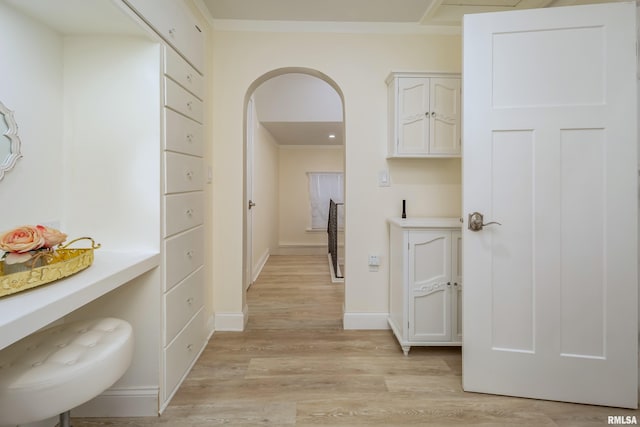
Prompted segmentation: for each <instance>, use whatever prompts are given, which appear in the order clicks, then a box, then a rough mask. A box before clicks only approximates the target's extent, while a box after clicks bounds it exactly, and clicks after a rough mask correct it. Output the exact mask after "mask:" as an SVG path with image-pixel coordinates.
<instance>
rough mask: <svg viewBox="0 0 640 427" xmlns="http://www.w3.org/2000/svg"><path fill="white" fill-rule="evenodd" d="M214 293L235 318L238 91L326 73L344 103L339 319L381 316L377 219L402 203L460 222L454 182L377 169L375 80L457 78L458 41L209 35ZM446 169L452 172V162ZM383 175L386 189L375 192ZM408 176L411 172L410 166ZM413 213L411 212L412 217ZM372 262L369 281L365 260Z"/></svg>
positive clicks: (383, 295) (383, 239)
mask: <svg viewBox="0 0 640 427" xmlns="http://www.w3.org/2000/svg"><path fill="white" fill-rule="evenodd" d="M211 65H212V67H213V79H214V80H213V93H212V95H213V111H214V118H213V144H214V146H213V166H214V182H216V181H217V182H218V185H215V186H214V189H213V198H214V206H220V207H224V208H218V209H217V210H214V213H213V221H214V248H213V250H214V253H213V259H214V286H215V295H216V300H215V302H214V305H215V309H216V311H222V312H235V313H241V312H242V308H243V307H242V305H243V292H242V289H243V286H242V239H241V238H240V236H242V208H243V206H244V203H243V200H242V194H243V191H242V189H243V168H242V164H243V117H244V102H245V97H246V95H247V90H248V89H249V88H250V86H251V85H252V84H253V83H254V82H255V81H256V80H257V79H259V78H260V77H261V76H263V75H264V74H266V73H268V72H270V71H273V70H276V69H279V68H283V67H305V68H309V69H313V70H317V71H319V72H321V73H324V74H326V75H327V76H329V78H331V79H332V80H333V81H334V82H335V83H336V84H337V85H338V86H339V88H340V90H341V91H342V94H343V95H344V103H345V104H344V105H345V120H346V121H345V125H346V132H345V133H346V148H345V150H346V151H345V155H346V169H345V174H346V176H345V181H346V201H347V206H346V237H345V239H346V241H345V245H346V271H347V277H346V281H345V286H346V291H345V294H346V295H345V310H346V311H347V312H348V313H365V314H366V313H386V312H387V311H388V291H387V281H388V279H387V278H388V268H387V264H386V263H387V246H388V237H387V235H388V232H387V225H386V222H385V221H386V218H387V217H390V216H394V215H395V216H397V215H398V202H399V201H400V200H402V198H409V200H408V204H409V207H410V209H413V210H412V211H411V212H412V215H416V216H418V215H424V216H427V215H448V216H459V215H460V214H461V212H460V210H461V203H460V182H459V178H457V179H452V176H451V175H452V174H455V173H454V172H450V170H449V169H448V168H447V167H446V166H441V165H439V166H436V165H435V164H434V163H433V161H427V162H424V166H423V167H424V168H426V169H428V170H429V172H425V173H426V174H427V176H428V178H429V181H428V182H424V181H423V177H424V173H423V172H422V167H418V169H420V171H419V172H418V171H414V172H409V173H406V174H405V173H404V172H399V171H400V170H403V167H402V166H394V165H392V164H391V162H387V160H386V152H385V150H386V146H387V142H386V135H387V97H386V93H387V92H386V85H385V83H384V81H385V78H386V77H387V75H388V74H389V72H390V71H392V70H422V71H441V72H460V69H461V39H460V37H459V36H444V35H442V36H440V35H426V34H421V35H403V34H337V33H322V34H319V33H266V32H265V33H257V32H256V33H253V32H233V31H214V34H213V58H212V64H211ZM446 162H448V163H449V165H451V166H452V167H453V168H454V169H455V168H459V166H458V165H457V163H458V162H457V161H455V160H454V161H445V163H446ZM387 168H388V169H390V172H391V175H392V176H391V179H392V182H396V180H399V181H400V182H399V183H398V184H395V183H394V184H393V185H392V186H391V187H387V188H380V187H378V186H377V174H378V171H380V170H383V169H387ZM410 169H411V167H410ZM394 175H395V177H394ZM414 206H415V208H413V207H414ZM369 253H375V254H379V255H381V259H382V266H381V268H380V269H379V271H378V272H370V271H369V269H368V266H367V255H368V254H369Z"/></svg>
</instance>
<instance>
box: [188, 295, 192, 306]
mask: <svg viewBox="0 0 640 427" xmlns="http://www.w3.org/2000/svg"><path fill="white" fill-rule="evenodd" d="M187 304H188V305H192V304H193V297H189V298H187Z"/></svg>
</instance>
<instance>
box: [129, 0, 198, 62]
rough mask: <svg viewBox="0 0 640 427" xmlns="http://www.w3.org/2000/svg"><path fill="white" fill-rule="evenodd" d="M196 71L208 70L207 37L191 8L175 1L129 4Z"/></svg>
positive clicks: (140, 0)
mask: <svg viewBox="0 0 640 427" xmlns="http://www.w3.org/2000/svg"><path fill="white" fill-rule="evenodd" d="M125 1H126V2H127V3H128V4H129V5H130V6H131V8H132V9H134V10H135V11H136V12H137V13H138V15H140V16H141V17H142V19H144V20H145V21H146V22H147V23H148V24H149V25H150V26H151V27H152V28H153V29H154V30H156V32H157V33H158V34H159V35H160V36H161V37H162V38H163V39H164V40H165V41H166V42H167V43H169V44H170V45H171V46H173V47H174V48H175V49H176V50H177V51H178V52H180V53H181V54H182V55H183V56H184V57H185V58H187V60H188V61H189V62H190V63H191V65H193V66H194V67H195V68H196V69H198V70H200V71H203V68H204V34H203V33H202V30H201V28H200V27H199V25H198V22H197V21H196V19H195V17H194V16H193V14H192V13H191V11H189V10H188V9H187V7H186V6H185V5H184V4H182V2H178V1H175V0H125Z"/></svg>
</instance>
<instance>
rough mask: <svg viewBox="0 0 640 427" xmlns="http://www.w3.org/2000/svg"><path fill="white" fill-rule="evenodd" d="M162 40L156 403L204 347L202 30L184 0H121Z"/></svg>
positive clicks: (165, 398) (169, 392)
mask: <svg viewBox="0 0 640 427" xmlns="http://www.w3.org/2000/svg"><path fill="white" fill-rule="evenodd" d="M126 1H127V3H128V4H129V5H130V6H131V7H132V8H133V9H134V10H135V11H136V13H137V14H138V15H140V17H141V18H142V19H143V20H144V21H145V22H147V23H148V24H149V25H150V26H151V27H152V28H153V29H154V30H155V31H156V32H157V33H158V34H159V35H160V37H162V39H163V41H164V42H165V43H163V49H162V53H163V59H164V60H163V67H162V70H163V73H162V74H163V75H162V99H161V100H158V102H160V103H161V105H162V113H163V121H162V123H163V124H162V128H163V129H162V132H161V134H162V146H161V147H160V144H159V146H158V148H159V149H161V150H162V169H161V182H162V186H161V188H162V196H161V200H162V251H161V252H162V267H163V274H162V314H163V316H162V319H163V327H162V337H161V343H162V348H161V375H160V382H161V384H160V409H161V410H162V409H163V408H164V407H165V406H166V405H167V404H168V403H169V401H170V399H171V397H172V396H173V394H174V393H175V392H176V391H177V389H178V387H179V385H180V384H181V382H182V380H183V379H184V378H185V376H186V375H187V374H188V372H189V370H190V369H191V367H192V366H193V364H194V363H195V361H196V358H197V356H198V355H199V354H200V352H201V351H202V350H203V349H204V346H205V344H206V341H207V338H208V333H207V328H206V323H207V315H206V311H205V308H204V295H205V290H204V248H205V243H204V165H203V154H204V132H203V122H204V99H205V93H204V87H205V85H204V75H203V73H202V70H203V65H204V36H203V33H202V31H201V30H202V29H201V28H200V27H199V26H198V23H197V21H196V19H195V18H194V17H193V16H192V15H191V13H190V11H189V10H188V9H187V7H186V6H185V4H184V3H183V2H182V1H176V0H126Z"/></svg>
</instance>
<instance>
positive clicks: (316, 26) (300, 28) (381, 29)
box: [211, 19, 462, 35]
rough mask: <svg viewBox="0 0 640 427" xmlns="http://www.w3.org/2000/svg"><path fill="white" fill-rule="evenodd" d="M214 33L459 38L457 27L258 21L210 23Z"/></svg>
mask: <svg viewBox="0 0 640 427" xmlns="http://www.w3.org/2000/svg"><path fill="white" fill-rule="evenodd" d="M211 23H212V27H213V30H214V31H247V32H270V33H355V34H437V35H460V34H461V33H462V30H461V27H460V26H457V25H420V24H418V23H396V22H325V21H257V20H237V19H213V20H211Z"/></svg>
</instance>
